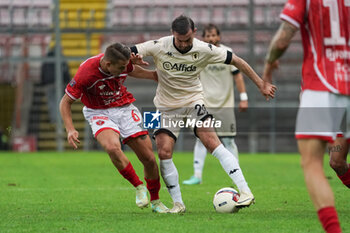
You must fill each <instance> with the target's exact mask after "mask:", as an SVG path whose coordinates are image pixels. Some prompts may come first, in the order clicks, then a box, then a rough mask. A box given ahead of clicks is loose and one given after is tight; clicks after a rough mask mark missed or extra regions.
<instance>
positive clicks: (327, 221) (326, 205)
mask: <svg viewBox="0 0 350 233" xmlns="http://www.w3.org/2000/svg"><path fill="white" fill-rule="evenodd" d="M280 17H281V19H282V20H283V22H282V24H281V26H280V28H279V30H278V31H277V33H276V34H275V36H274V38H273V39H272V41H271V44H270V47H269V51H268V53H267V56H266V62H265V68H264V75H263V78H264V80H265V81H268V82H271V80H272V71H273V70H274V69H275V68H277V66H278V61H277V59H278V58H279V57H280V56H281V55H282V54H283V53H284V51H285V50H286V49H287V48H288V45H289V44H290V42H291V39H292V37H293V36H294V34H295V32H296V31H297V30H298V29H300V31H301V36H302V42H303V48H304V61H303V68H302V93H301V98H300V107H299V111H298V116H297V121H296V139H297V140H298V148H299V152H300V154H301V165H302V168H303V171H304V177H305V183H306V186H307V189H308V191H309V194H310V197H311V200H312V202H313V204H314V206H315V208H316V210H317V213H318V216H319V219H320V221H321V223H322V226H323V228H324V230H325V231H326V232H332V233H339V232H341V228H340V223H339V220H338V216H337V212H336V210H335V207H334V195H333V193H332V190H331V187H330V185H329V183H328V182H327V179H326V177H325V174H324V171H323V157H324V153H325V149H326V144H327V142H331V143H332V142H333V141H334V140H335V139H336V137H337V133H338V132H339V131H340V130H341V127H340V125H341V121H342V119H343V118H345V120H346V124H347V126H348V127H347V130H348V131H346V130H345V131H344V136H345V138H347V143H349V142H350V141H349V138H350V131H349V124H350V117H349V111H350V96H349V95H350V83H349V82H350V38H349V37H350V18H349V17H350V0H289V1H288V2H287V3H286V5H285V7H284V9H283V11H282V13H281V15H280ZM346 112H347V116H346V114H345V113H346ZM343 130H344V129H343ZM343 161H344V160H343ZM345 161H346V160H345ZM347 167H348V166H347ZM349 177H350V171H349V169H348V171H347V172H346V173H345V174H344V175H343V176H342V177H340V178H341V179H347V180H348V181H350V179H349Z"/></svg>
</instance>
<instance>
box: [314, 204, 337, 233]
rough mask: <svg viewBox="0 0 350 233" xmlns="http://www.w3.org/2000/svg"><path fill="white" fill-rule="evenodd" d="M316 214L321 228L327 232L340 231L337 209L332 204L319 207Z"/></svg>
mask: <svg viewBox="0 0 350 233" xmlns="http://www.w3.org/2000/svg"><path fill="white" fill-rule="evenodd" d="M317 214H318V218H319V219H320V221H321V223H322V226H323V229H325V231H326V232H327V233H341V228H340V223H339V220H338V215H337V211H336V210H335V208H334V206H329V207H324V208H322V209H319V210H318V211H317Z"/></svg>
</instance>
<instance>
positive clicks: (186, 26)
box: [171, 15, 194, 35]
mask: <svg viewBox="0 0 350 233" xmlns="http://www.w3.org/2000/svg"><path fill="white" fill-rule="evenodd" d="M190 29H192V31H194V23H193V20H192V19H191V18H190V17H187V16H185V15H180V16H178V17H177V18H176V19H174V21H173V22H172V24H171V30H172V31H173V32H177V33H179V34H180V35H185V34H187V32H188V31H189V30H190Z"/></svg>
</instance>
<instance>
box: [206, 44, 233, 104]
mask: <svg viewBox="0 0 350 233" xmlns="http://www.w3.org/2000/svg"><path fill="white" fill-rule="evenodd" d="M219 46H220V48H224V49H227V50H228V51H231V52H232V50H231V48H229V47H226V46H225V45H221V44H220V45H219ZM237 71H238V69H237V68H236V67H235V66H233V65H225V64H210V65H208V66H207V67H206V68H205V69H204V70H203V71H202V72H201V73H200V75H199V77H200V81H201V83H202V86H203V90H204V102H205V106H206V107H209V108H233V107H234V91H233V77H232V73H233V72H237Z"/></svg>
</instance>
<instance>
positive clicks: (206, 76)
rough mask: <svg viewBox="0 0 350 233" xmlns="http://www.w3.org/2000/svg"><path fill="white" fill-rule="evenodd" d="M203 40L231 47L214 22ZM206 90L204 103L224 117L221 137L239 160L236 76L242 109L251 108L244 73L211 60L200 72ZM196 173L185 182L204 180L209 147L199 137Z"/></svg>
mask: <svg viewBox="0 0 350 233" xmlns="http://www.w3.org/2000/svg"><path fill="white" fill-rule="evenodd" d="M202 37H203V40H204V41H205V42H207V43H210V44H213V45H215V46H217V47H222V48H225V49H227V50H229V51H231V52H232V50H231V48H229V47H227V46H225V45H223V44H221V43H220V39H221V38H220V30H219V28H218V27H217V26H216V25H214V24H208V25H206V26H205V27H204V29H203V34H202ZM199 77H200V80H201V84H202V87H203V91H204V104H205V106H206V107H207V109H208V111H209V112H210V113H211V114H213V116H214V118H215V119H217V120H221V122H222V126H221V127H220V128H218V129H216V133H217V135H218V136H219V139H220V141H221V142H222V144H223V145H224V146H225V148H226V149H228V150H229V151H230V152H231V153H232V154H233V155H234V156H235V157H236V159H237V160H238V149H237V145H236V143H235V141H234V136H236V120H235V115H234V88H233V86H234V85H233V80H234V81H235V83H236V87H237V89H238V91H239V93H240V99H241V101H240V103H239V111H245V110H246V109H247V108H248V95H247V93H246V89H245V84H244V80H243V76H242V74H241V73H240V72H239V70H238V69H237V68H236V67H235V66H229V65H225V64H210V65H207V67H206V68H205V69H204V70H203V71H202V72H201V73H200V75H199ZM193 154H194V157H193V168H194V175H193V176H191V178H190V179H188V180H185V181H183V184H187V185H194V184H200V183H202V173H203V167H204V162H205V157H206V155H207V149H206V148H205V146H204V145H203V143H202V142H201V141H200V140H199V139H198V138H197V140H196V144H195V146H194V151H193Z"/></svg>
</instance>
